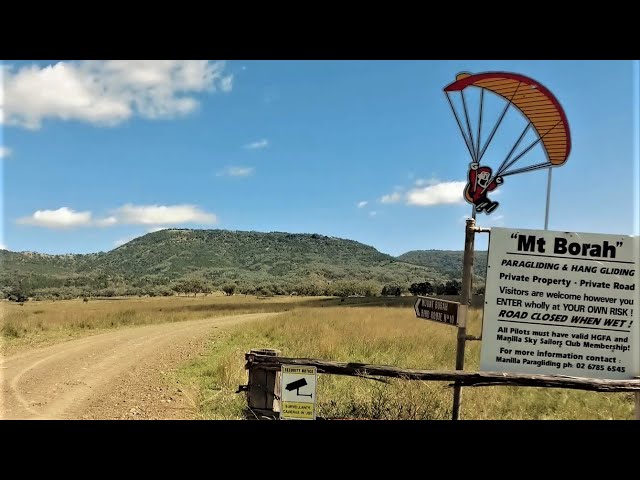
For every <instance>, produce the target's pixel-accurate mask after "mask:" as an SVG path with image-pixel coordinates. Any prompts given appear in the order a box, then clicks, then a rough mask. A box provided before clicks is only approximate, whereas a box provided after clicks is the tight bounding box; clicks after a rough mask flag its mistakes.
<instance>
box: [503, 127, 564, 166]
mask: <svg viewBox="0 0 640 480" xmlns="http://www.w3.org/2000/svg"><path fill="white" fill-rule="evenodd" d="M560 123H561V122H560V121H558V123H556V124H555V125H554V126H553V127H551V128H550V129H549V130H547V131H546V132H544V134H543V135H541V136H540V137H538V139H537V140H536V141H535V142H533V143H532V144H531V145H529V146H528V147H527V148H525V149H524V150H523V151H522V153H520V154H518V156H517V157H516V158H514V159H513V160H511V161H510V162H509V163H508V164H507V165H506V166H505V167H504V168H502V166H501V167H500V168H499V169H498V173H496V176H498V175H500V174H502V172H504V171H505V170H506V169H507V168H509V167H510V166H511V165H513V164H514V163H516V162H517V161H518V160H519V159H520V158H522V157H523V156H524V155H525V154H526V153H527V152H528V151H529V150H531V149H532V148H533V147H535V146H536V145H537V144H538V143H540V142H541V141H542V139H543V138H544V137H545V136H546V135H547V134H548V133H549V132H551V131H552V130H553V129H554V128H556V127H557V126H558V125H560ZM518 142H519V140H518ZM549 163H551V162H547V163H545V164H543V165H547V164H549ZM523 168H527V167H523ZM507 175H513V173H508V174H507ZM502 176H504V175H502Z"/></svg>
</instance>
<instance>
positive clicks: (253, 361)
mask: <svg viewBox="0 0 640 480" xmlns="http://www.w3.org/2000/svg"><path fill="white" fill-rule="evenodd" d="M278 353H279V352H278ZM245 358H246V360H247V363H246V368H247V369H248V370H249V373H250V377H251V371H252V370H263V371H270V372H279V371H280V369H281V367H282V365H283V364H284V365H300V366H310V367H317V369H318V373H325V374H331V375H348V376H352V377H368V376H379V377H395V378H401V379H405V380H426V381H442V382H447V381H448V382H458V383H459V384H461V385H464V386H468V387H486V386H497V385H512V386H513V385H515V386H519V387H552V388H569V389H575V390H590V391H596V392H640V379H631V380H600V379H592V378H582V377H569V376H564V375H529V374H518V373H498V372H465V371H455V370H454V371H446V370H445V371H433V370H413V369H408V368H398V367H392V366H388V365H369V364H366V363H352V362H350V363H345V362H333V361H327V360H317V359H313V358H287V357H280V356H274V355H264V354H261V353H256V352H255V351H252V352H249V353H247V354H245ZM273 375H274V378H273V380H271V382H270V384H271V385H272V384H273V383H275V373H274V374H273ZM271 385H270V387H271V388H270V390H271V392H273V390H274V387H273V386H271ZM449 386H450V387H452V386H453V384H451V385H449ZM248 388H249V390H251V388H252V386H251V385H248Z"/></svg>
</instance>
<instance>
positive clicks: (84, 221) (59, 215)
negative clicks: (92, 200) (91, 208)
mask: <svg viewBox="0 0 640 480" xmlns="http://www.w3.org/2000/svg"><path fill="white" fill-rule="evenodd" d="M16 223H19V224H22V225H33V226H36V227H46V228H74V227H88V226H90V225H91V212H75V211H74V210H72V209H70V208H68V207H62V208H59V209H57V210H37V211H36V212H35V213H34V214H33V215H31V216H30V217H23V218H19V219H18V220H17V221H16Z"/></svg>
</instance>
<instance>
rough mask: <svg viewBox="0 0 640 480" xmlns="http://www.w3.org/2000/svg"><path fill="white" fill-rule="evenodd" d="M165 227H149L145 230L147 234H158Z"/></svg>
mask: <svg viewBox="0 0 640 480" xmlns="http://www.w3.org/2000/svg"><path fill="white" fill-rule="evenodd" d="M165 228H166V227H151V228H147V233H154V232H159V231H160V230H164V229H165Z"/></svg>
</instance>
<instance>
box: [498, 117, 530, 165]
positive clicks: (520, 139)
mask: <svg viewBox="0 0 640 480" xmlns="http://www.w3.org/2000/svg"><path fill="white" fill-rule="evenodd" d="M529 127H531V122H529V123H527V126H526V127H524V130H523V131H522V134H521V135H520V138H518V141H517V142H516V143H515V145H514V146H513V148H512V149H511V151H510V152H509V155H507V158H505V159H504V161H503V162H502V163H501V164H500V167H498V173H497V175H499V174H500V172H502V171H504V170H506V169H507V168H509V167H510V166H511V165H512V164H511V163H510V164H509V165H507V166H506V167H505V165H506V163H507V162H508V161H509V159H510V158H511V155H513V152H515V151H516V148H518V145H520V142H521V141H522V139H523V138H524V136H525V135H526V134H527V132H528V131H529Z"/></svg>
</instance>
